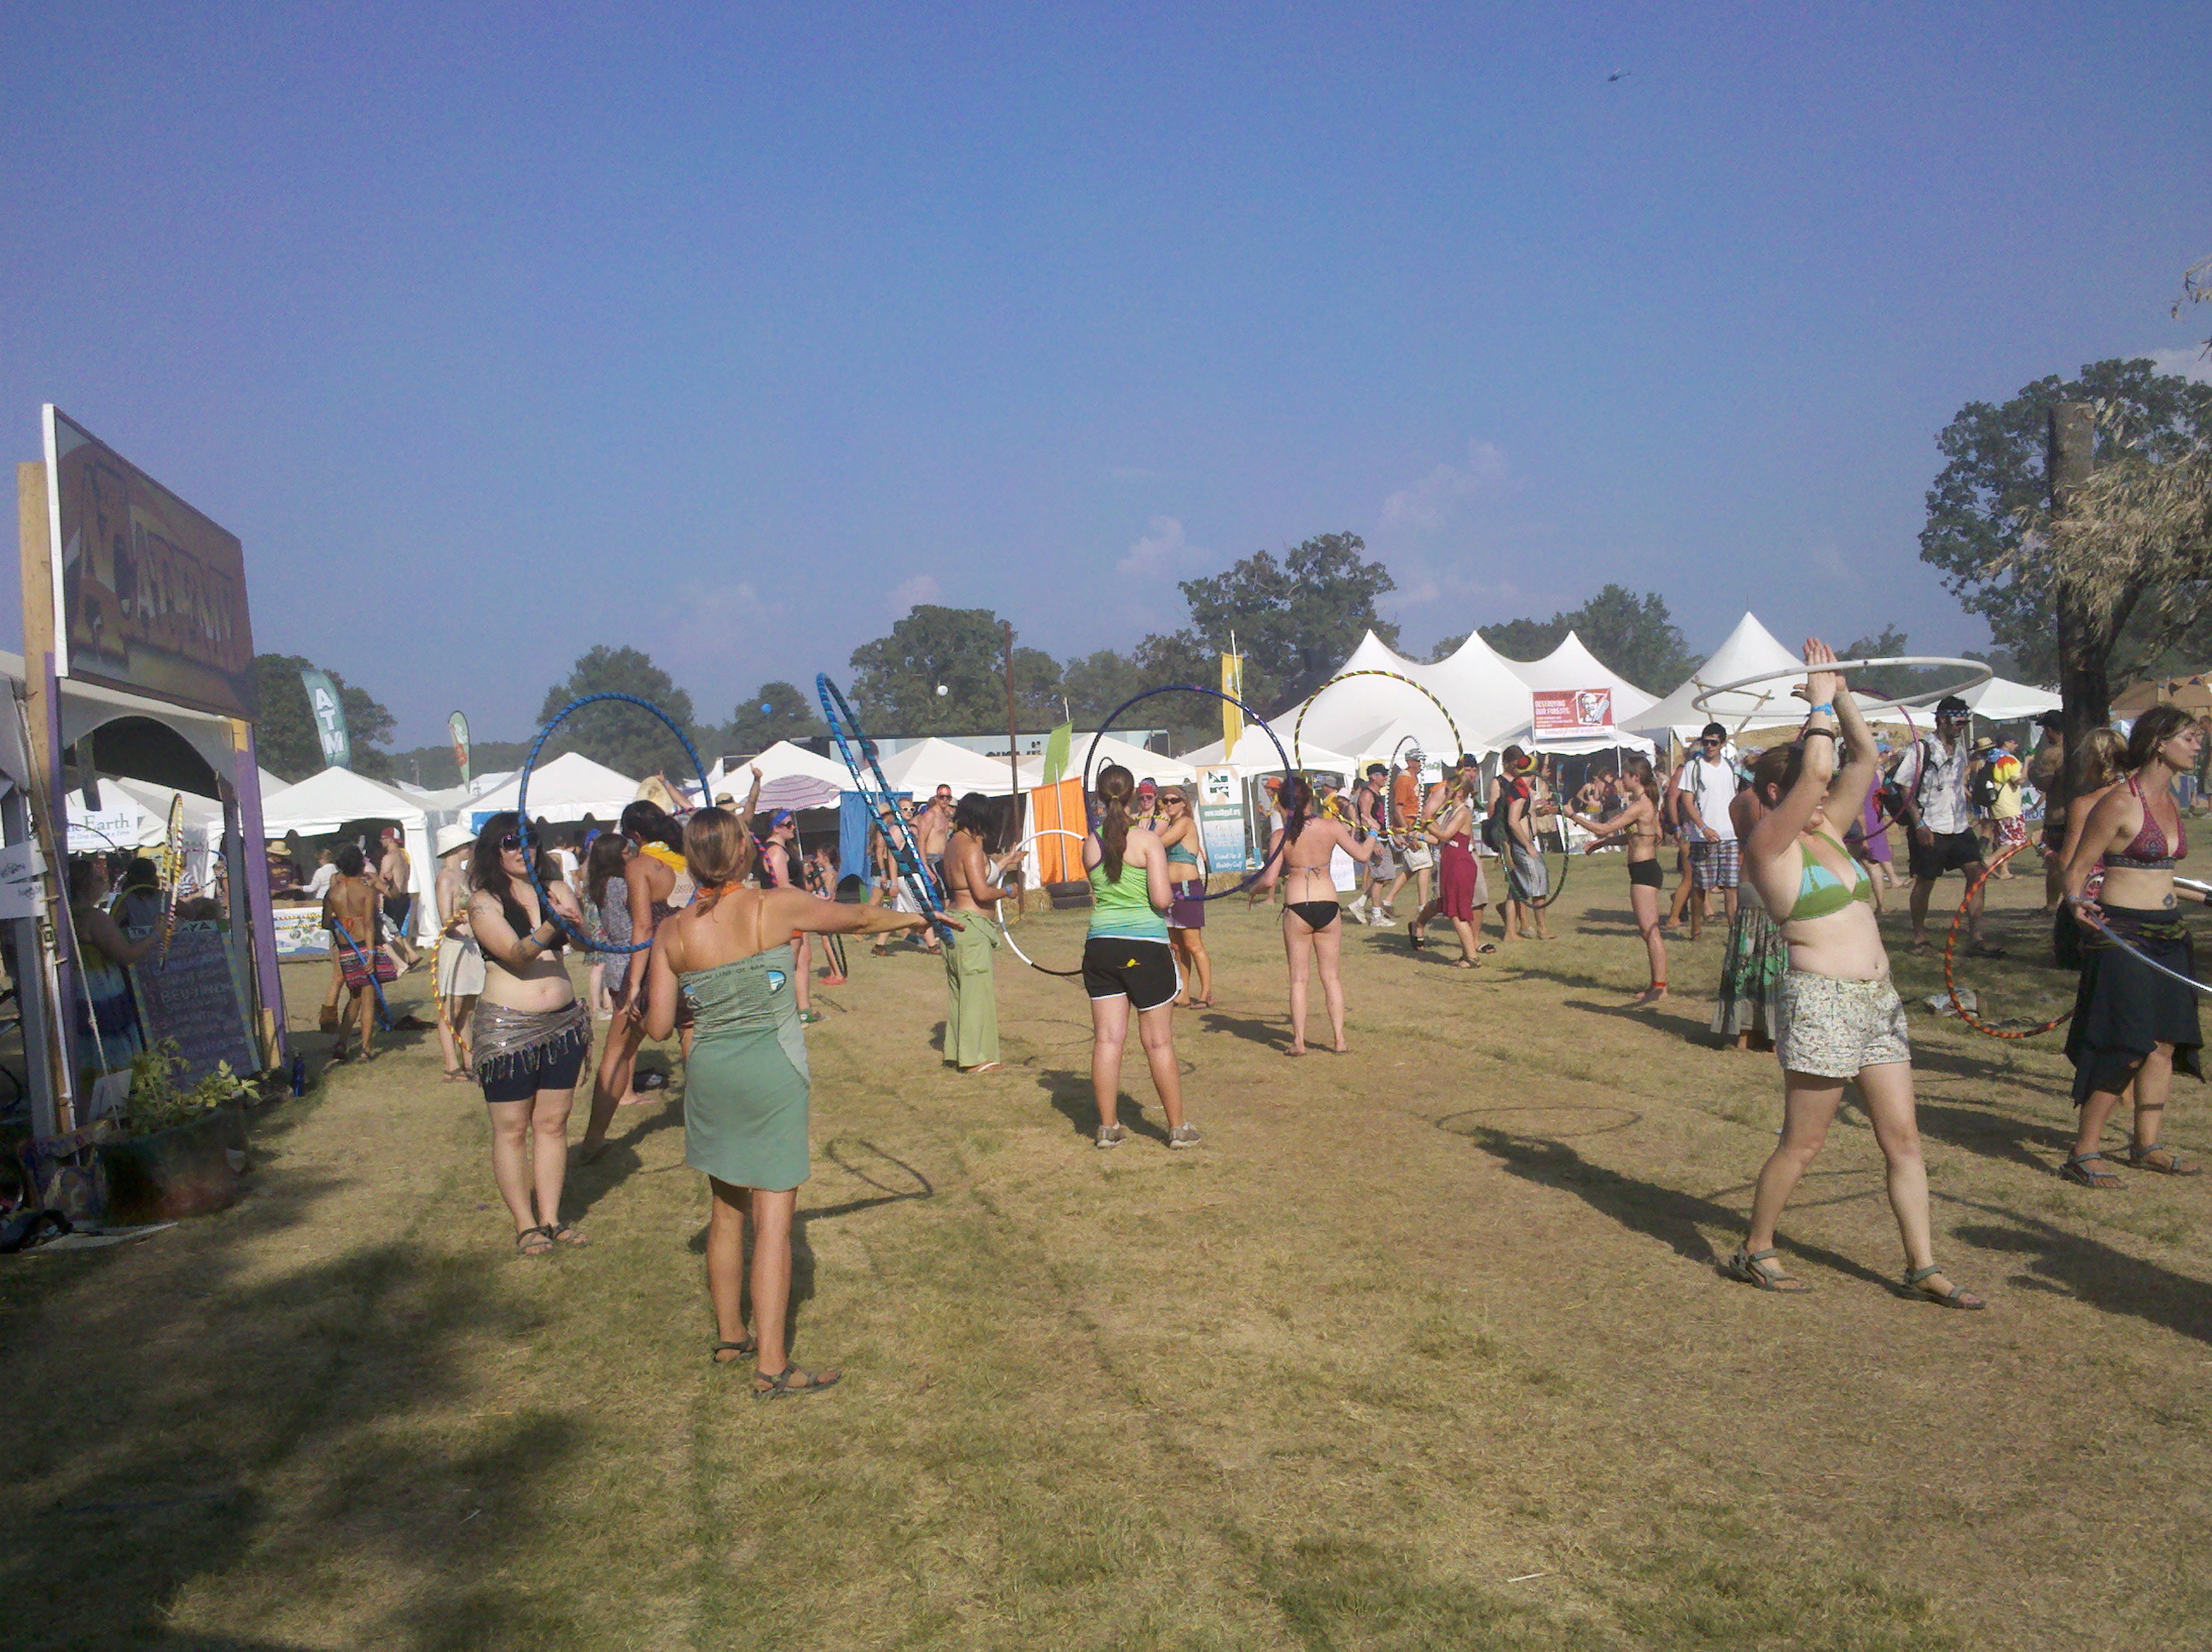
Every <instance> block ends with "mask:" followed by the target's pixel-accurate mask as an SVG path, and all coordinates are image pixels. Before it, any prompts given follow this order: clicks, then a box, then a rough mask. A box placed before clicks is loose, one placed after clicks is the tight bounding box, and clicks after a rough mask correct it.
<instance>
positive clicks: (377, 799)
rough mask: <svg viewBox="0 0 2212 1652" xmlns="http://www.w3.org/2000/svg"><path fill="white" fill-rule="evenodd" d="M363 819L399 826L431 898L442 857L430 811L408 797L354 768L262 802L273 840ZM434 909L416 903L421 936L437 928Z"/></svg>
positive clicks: (330, 772) (329, 772)
mask: <svg viewBox="0 0 2212 1652" xmlns="http://www.w3.org/2000/svg"><path fill="white" fill-rule="evenodd" d="M363 820H389V821H392V822H393V823H396V824H397V825H398V828H399V829H400V833H401V835H402V836H403V838H404V841H405V842H406V845H407V854H408V858H409V859H410V860H412V861H413V862H414V869H415V877H414V884H415V893H416V895H418V896H419V895H427V894H428V891H429V889H430V884H431V880H432V879H433V878H435V876H436V872H435V870H434V868H435V866H436V865H437V857H436V855H435V853H433V846H432V841H431V836H430V829H431V827H432V826H433V825H434V824H435V822H434V821H433V820H432V819H431V817H430V813H429V811H427V810H425V809H424V808H423V807H422V805H421V804H420V803H419V802H417V801H416V799H413V798H410V797H409V796H408V795H407V794H406V793H404V792H402V791H399V790H398V789H397V788H395V787H389V786H385V785H383V784H381V783H380V782H379V781H376V780H370V779H368V777H367V776H366V775H363V774H355V773H354V772H353V771H352V770H351V769H349V768H325V770H323V772H322V773H321V774H310V775H309V776H308V777H307V779H306V780H301V782H300V783H299V784H298V785H297V786H288V787H285V788H284V789H283V791H282V792H279V793H276V796H274V797H270V798H264V799H262V801H261V824H262V829H263V830H264V832H266V833H267V834H268V835H270V837H282V836H283V835H284V834H285V833H287V832H298V833H299V834H300V835H301V836H303V837H321V836H325V835H328V834H330V833H331V832H336V831H341V830H343V829H344V828H345V827H347V826H349V825H350V824H352V823H354V822H356V821H363ZM430 906H431V902H428V901H427V900H418V901H416V902H415V914H414V919H413V925H414V932H415V933H416V935H428V934H430V933H433V932H435V930H436V928H437V918H436V915H435V914H434V913H433V912H431V910H430Z"/></svg>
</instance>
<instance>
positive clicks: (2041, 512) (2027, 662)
mask: <svg viewBox="0 0 2212 1652" xmlns="http://www.w3.org/2000/svg"><path fill="white" fill-rule="evenodd" d="M2058 402H2089V403H2093V404H2096V405H2097V407H2098V412H2099V416H2098V431H2097V462H2098V463H2099V464H2100V465H2106V464H2109V463H2111V462H2112V461H2113V460H2115V459H2136V460H2140V461H2142V462H2143V463H2145V464H2148V465H2165V464H2168V463H2170V462H2172V461H2173V460H2175V459H2179V458H2181V457H2183V456H2184V455H2185V454H2186V453H2188V452H2190V451H2191V449H2192V448H2196V447H2198V446H2202V445H2203V443H2204V442H2206V441H2208V440H2212V386H2205V385H2192V384H2191V383H2190V382H2189V381H2188V380H2185V379H2183V378H2180V377H2179V376H2177V375H2175V374H2161V373H2160V372H2159V371H2158V369H2157V367H2156V366H2155V364H2154V363H2153V362H2150V361H2092V362H2090V363H2089V364H2088V365H2087V366H2086V367H2083V368H2082V369H2081V376H2080V377H2079V378H2076V379H2073V380H2061V379H2060V378H2059V377H2058V376H2057V374H2051V375H2050V376H2049V377H2047V378H2043V379H2039V380H2036V381H2035V382H2034V383H2033V384H2032V385H2029V386H2026V387H2025V388H2023V389H2022V390H2021V392H2020V393H2019V394H2018V395H2016V396H2015V397H2014V398H2012V399H2011V400H2010V401H2008V402H2005V403H2003V404H2001V405H1996V406H1992V405H1991V404H1989V403H1987V402H1969V403H1967V404H1966V406H1964V407H1962V408H1960V410H1959V413H1958V416H1956V417H1955V418H1954V419H1953V420H1952V421H1951V422H1950V423H1949V424H1948V425H1946V426H1945V427H1944V428H1943V430H1942V434H1939V435H1938V436H1937V437H1936V446H1937V447H1938V448H1940V449H1941V450H1942V454H1943V458H1944V460H1945V464H1944V467H1943V471H1942V474H1941V475H1939V476H1938V477H1936V483H1935V485H1934V486H1933V487H1931V488H1930V489H1929V490H1928V519H1927V524H1926V525H1925V526H1924V527H1923V528H1922V529H1921V531H1920V559H1921V560H1922V561H1923V562H1927V563H1929V564H1930V565H1931V566H1933V567H1935V568H1939V569H1941V570H1942V574H1943V583H1944V584H1945V586H1948V588H1949V589H1950V591H1951V592H1953V594H1954V595H1955V596H1956V597H1957V598H1959V600H1960V604H1961V605H1962V606H1963V607H1965V608H1966V610H1967V611H1968V612H1969V613H1973V614H1979V615H1980V616H1982V617H1983V618H1984V620H1985V621H1987V622H1988V624H1989V628H1990V635H1991V636H1992V637H1993V638H1994V639H1995V640H1996V642H1997V644H1998V645H1999V646H2000V647H2003V648H2006V649H2008V650H2009V651H2010V652H2011V653H2012V654H2013V656H2014V658H2015V660H2016V661H2017V662H2018V663H2019V665H2020V666H2021V669H2022V670H2023V671H2026V672H2027V673H2028V674H2029V675H2030V676H2031V677H2033V679H2034V680H2037V681H2040V682H2051V681H2055V680H2056V679H2057V675H2058V654H2057V615H2056V610H2055V608H2054V605H2053V600H2052V596H2051V581H2050V579H2049V578H2048V577H2047V576H2046V574H2045V573H2044V572H2043V571H2042V569H2043V564H2042V562H2041V559H2039V558H2038V557H2037V556H2033V555H2026V556H2024V555H2023V551H2030V552H2032V551H2033V550H2034V546H2033V544H2032V543H2031V540H2030V536H2031V535H2033V534H2034V533H2036V532H2037V531H2038V528H2039V525H2040V524H2041V523H2042V522H2043V520H2044V518H2045V504H2046V501H2047V483H2046V480H2045V445H2046V442H2047V439H2048V438H2047V423H2046V421H2047V419H2048V417H2049V415H2050V410H2051V407H2052V405H2053V404H2056V403H2058ZM2136 594H2138V593H2136V592H2123V593H2121V596H2120V599H2119V601H2118V604H2116V605H2115V606H2114V607H2113V608H2112V610H2109V614H2110V621H2111V627H2112V632H2113V634H2115V635H2119V636H2121V637H2123V638H2124V635H2125V633H2126V627H2127V623H2128V621H2129V619H2130V616H2131V614H2132V611H2133V609H2134V605H2135V601H2136ZM2118 652H2119V653H2121V654H2122V655H2124V654H2125V653H2126V650H2125V648H2124V646H2123V647H2121V648H2120V649H2119V650H2118ZM2114 664H2115V665H2117V666H2119V667H2121V668H2122V669H2125V668H2126V665H2127V664H2128V662H2127V661H2126V660H2125V659H2124V658H2123V659H2115V661H2114Z"/></svg>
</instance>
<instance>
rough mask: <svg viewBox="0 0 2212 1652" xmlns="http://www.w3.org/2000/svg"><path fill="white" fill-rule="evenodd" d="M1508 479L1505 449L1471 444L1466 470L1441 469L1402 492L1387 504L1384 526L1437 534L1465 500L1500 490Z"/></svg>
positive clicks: (1395, 494)
mask: <svg viewBox="0 0 2212 1652" xmlns="http://www.w3.org/2000/svg"><path fill="white" fill-rule="evenodd" d="M1507 475H1508V466H1507V465H1506V463H1505V450H1504V448H1502V447H1500V446H1498V445H1497V444H1496V443H1494V442H1487V441H1480V440H1475V441H1470V442H1468V445H1467V464H1466V465H1465V466H1464V468H1462V466H1460V465H1437V468H1436V469H1435V470H1433V471H1430V472H1429V473H1428V475H1426V476H1425V477H1422V478H1421V479H1420V480H1419V482H1416V483H1414V484H1413V486H1412V487H1410V488H1401V489H1398V491H1397V492H1395V493H1394V494H1392V495H1390V496H1389V498H1388V499H1386V500H1384V501H1383V525H1384V526H1386V527H1394V528H1407V529H1411V530H1413V531H1415V532H1418V533H1433V532H1435V531H1437V529H1438V528H1440V527H1442V526H1443V525H1444V522H1445V520H1446V519H1448V518H1449V516H1450V515H1451V513H1452V510H1453V507H1455V506H1456V505H1458V504H1459V502H1460V501H1462V500H1465V499H1471V498H1473V497H1474V495H1477V494H1479V493H1483V492H1485V491H1486V490H1488V489H1492V488H1496V487H1498V486H1499V485H1501V484H1502V483H1504V481H1505V479H1506V477H1507Z"/></svg>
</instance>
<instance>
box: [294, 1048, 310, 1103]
mask: <svg viewBox="0 0 2212 1652" xmlns="http://www.w3.org/2000/svg"><path fill="white" fill-rule="evenodd" d="M292 1093H293V1094H294V1095H295V1096H304V1095H306V1094H307V1056H306V1055H304V1054H295V1055H294V1056H293V1058H292Z"/></svg>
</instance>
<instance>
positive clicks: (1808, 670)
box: [1690, 654, 1996, 717]
mask: <svg viewBox="0 0 2212 1652" xmlns="http://www.w3.org/2000/svg"><path fill="white" fill-rule="evenodd" d="M1881 665H1920V666H1932V665H1955V666H1957V667H1959V668H1960V669H1961V670H1963V671H1966V673H1967V675H1966V677H1962V678H1961V679H1960V681H1958V682H1957V683H1949V684H1947V685H1946V686H1945V687H1942V688H1940V689H1926V690H1924V691H1923V692H1921V693H1918V694H1905V695H1872V694H1870V695H1865V696H1864V698H1865V699H1866V700H1867V701H1869V703H1871V704H1873V705H1876V706H1899V707H1904V706H1929V705H1932V704H1934V703H1935V702H1936V701H1938V700H1942V699H1946V698H1948V697H1949V696H1950V695H1954V694H1964V693H1966V691H1967V690H1968V689H1978V688H1980V687H1981V686H1982V684H1983V683H1986V682H1988V681H1989V680H1990V678H1991V677H1994V676H1996V672H1995V671H1992V670H1991V669H1990V667H1989V666H1988V665H1984V663H1983V662H1982V661H1980V660H1978V659H1948V658H1944V657H1942V656H1940V655H1936V654H1891V655H1885V656H1883V657H1882V658H1881V659H1839V660H1838V661H1836V662H1835V664H1833V665H1802V664H1800V665H1789V666H1784V667H1781V668H1778V669H1777V670H1775V671H1759V672H1757V673H1755V674H1753V676H1750V677H1738V678H1737V679H1736V680H1735V682H1733V683H1719V684H1717V685H1716V686H1714V687H1711V688H1709V689H1705V691H1704V692H1703V693H1701V694H1699V695H1695V696H1694V697H1692V700H1691V701H1690V709H1691V710H1692V711H1695V712H1702V713H1704V714H1705V715H1707V716H1709V717H1710V716H1714V715H1717V713H1715V711H1714V710H1713V707H1712V701H1714V700H1715V699H1717V697H1718V696H1720V695H1723V694H1736V693H1740V692H1741V691H1742V690H1743V689H1751V688H1756V687H1758V686H1759V684H1760V683H1780V682H1784V681H1786V680H1787V679H1789V678H1790V677H1808V676H1810V675H1811V674H1812V673H1813V672H1814V671H1838V672H1842V673H1844V674H1845V675H1848V674H1849V673H1850V672H1852V671H1872V670H1874V669H1875V667H1876V666H1881ZM1692 681H1695V679H1694V678H1692ZM1781 698H1784V696H1783V695H1760V696H1759V699H1760V700H1761V701H1762V702H1763V701H1766V700H1770V699H1781ZM1757 714H1758V713H1757V712H1756V711H1754V713H1753V715H1757Z"/></svg>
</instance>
